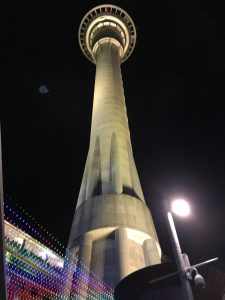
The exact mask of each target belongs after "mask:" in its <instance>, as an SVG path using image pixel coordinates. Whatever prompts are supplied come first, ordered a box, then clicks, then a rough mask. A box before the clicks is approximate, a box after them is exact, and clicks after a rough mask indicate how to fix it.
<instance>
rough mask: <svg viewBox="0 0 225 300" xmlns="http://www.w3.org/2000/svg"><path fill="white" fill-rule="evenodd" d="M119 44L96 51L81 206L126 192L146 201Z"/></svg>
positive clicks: (102, 46) (101, 45)
mask: <svg viewBox="0 0 225 300" xmlns="http://www.w3.org/2000/svg"><path fill="white" fill-rule="evenodd" d="M120 61H121V58H120V55H119V48H118V46H117V45H115V44H113V43H111V42H109V41H105V43H101V44H100V45H99V47H98V50H97V52H96V78H95V91H94V103H93V114H92V126H91V139H90V146H89V152H88V158H87V165H86V169H85V172H84V178H83V181H82V185H81V191H80V195H79V200H78V206H79V205H80V204H81V203H83V202H84V201H85V200H88V199H90V198H91V197H92V196H96V195H100V194H113V193H117V194H120V193H125V194H129V195H135V196H136V197H138V198H139V199H140V200H142V201H143V200H144V196H143V193H142V189H141V185H140V182H139V178H138V175H137V171H136V167H135V163H134V159H133V154H132V148H131V141H130V132H129V128H128V119H127V113H126V106H125V98H124V91H123V83H122V76H121V70H120Z"/></svg>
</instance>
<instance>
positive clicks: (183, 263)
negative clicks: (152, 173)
mask: <svg viewBox="0 0 225 300" xmlns="http://www.w3.org/2000/svg"><path fill="white" fill-rule="evenodd" d="M172 212H173V213H175V214H176V215H179V216H181V217H186V216H188V215H189V214H190V212H191V209H190V206H189V204H188V202H187V201H185V200H183V199H176V200H174V201H173V202H172V203H171V208H170V207H169V205H168V202H167V201H166V214H167V219H166V220H167V227H168V230H169V234H170V240H171V244H172V247H173V253H174V256H175V260H176V265H177V272H173V273H170V274H167V275H164V276H161V277H158V278H156V279H153V280H151V281H150V283H155V282H158V281H161V280H164V279H166V278H169V277H171V276H175V275H177V274H178V275H179V278H180V282H181V287H182V292H183V299H184V300H194V296H193V293H192V289H191V285H190V281H191V280H193V281H194V283H195V285H196V287H197V288H200V289H204V288H205V280H204V278H203V277H202V275H200V274H199V273H198V270H197V267H201V266H203V265H206V264H209V263H211V262H214V261H216V260H218V258H213V259H210V260H207V261H205V262H201V263H199V264H196V265H193V266H191V265H190V262H189V258H188V256H187V254H185V253H182V251H181V247H180V243H179V240H178V236H177V232H176V228H175V224H174V221H173V215H172Z"/></svg>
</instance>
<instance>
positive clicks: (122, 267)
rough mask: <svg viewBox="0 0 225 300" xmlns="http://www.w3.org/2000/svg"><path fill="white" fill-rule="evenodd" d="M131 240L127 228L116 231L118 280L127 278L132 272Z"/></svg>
mask: <svg viewBox="0 0 225 300" xmlns="http://www.w3.org/2000/svg"><path fill="white" fill-rule="evenodd" d="M128 243H129V240H128V237H127V231H126V228H125V227H120V228H118V229H117V230H116V254H117V267H118V269H119V271H118V275H119V276H118V277H119V278H118V279H119V280H120V279H121V278H124V277H126V276H127V275H128V274H129V273H130V272H129V271H130V262H129V245H128Z"/></svg>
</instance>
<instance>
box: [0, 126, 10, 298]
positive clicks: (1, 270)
mask: <svg viewBox="0 0 225 300" xmlns="http://www.w3.org/2000/svg"><path fill="white" fill-rule="evenodd" d="M0 299H1V300H7V299H8V298H7V288H6V264H5V231H4V205H3V179H2V146H1V124H0Z"/></svg>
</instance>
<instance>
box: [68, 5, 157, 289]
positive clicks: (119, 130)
mask: <svg viewBox="0 0 225 300" xmlns="http://www.w3.org/2000/svg"><path fill="white" fill-rule="evenodd" d="M135 42H136V30H135V26H134V23H133V21H132V19H131V17H130V16H129V15H128V14H127V13H126V12H125V11H124V10H123V9H121V8H119V7H117V6H114V5H110V4H106V5H100V6H97V7H95V8H93V9H92V10H91V11H89V12H88V13H87V14H86V15H85V16H84V18H83V20H82V21H81V25H80V28H79V43H80V46H81V50H82V51H83V53H84V55H85V56H86V57H87V58H88V59H89V60H90V61H91V62H93V63H94V64H96V75H95V87H94V101H93V111H92V123H91V134H90V144H89V150H88V155H87V161H86V165H85V170H84V174H83V179H82V183H81V188H80V193H79V197H78V201H77V206H76V211H75V216H74V220H73V224H72V228H71V232H70V238H69V243H68V251H73V248H74V247H75V245H76V247H78V248H79V251H78V261H79V260H80V261H82V262H83V263H84V264H85V265H86V266H87V267H88V268H90V269H91V270H92V271H94V272H95V273H96V274H97V275H98V276H99V277H100V278H101V279H102V280H104V281H105V282H106V283H107V284H109V285H110V286H111V287H115V286H116V285H117V284H118V282H119V281H120V280H121V279H123V278H124V277H125V276H127V275H128V274H130V273H132V272H133V271H135V270H138V269H140V268H143V267H145V266H147V265H152V264H157V263H160V257H161V250H160V246H159V242H158V238H157V234H156V230H155V227H154V223H153V219H152V216H151V213H150V211H149V209H148V207H147V206H146V204H145V199H144V195H143V192H142V188H141V184H140V181H139V176H138V172H137V169H136V165H135V161H134V157H133V151H132V144H131V138H130V131H129V125H128V118H127V111H126V104H125V97H124V89H123V82H122V75H121V64H122V63H123V62H124V61H125V60H126V59H127V58H128V57H129V56H130V55H131V53H132V51H133V49H134V46H135ZM138 100H139V101H140V100H141V99H138ZM87 290H88V289H87Z"/></svg>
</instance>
